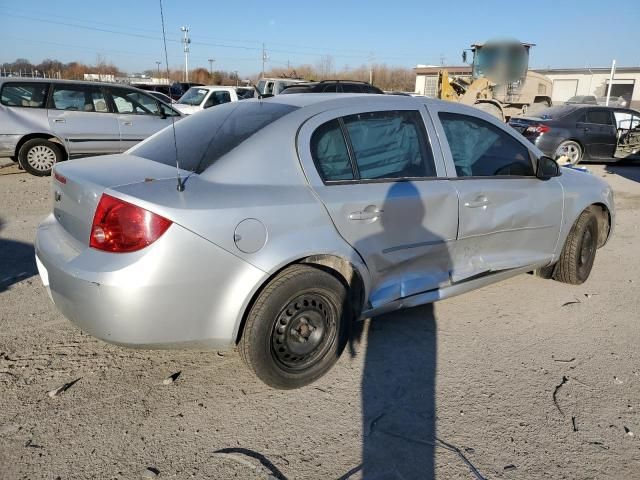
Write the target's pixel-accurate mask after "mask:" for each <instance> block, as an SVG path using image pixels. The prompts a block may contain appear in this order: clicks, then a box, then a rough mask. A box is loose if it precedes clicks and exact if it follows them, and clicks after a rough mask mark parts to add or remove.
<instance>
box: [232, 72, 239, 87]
mask: <svg viewBox="0 0 640 480" xmlns="http://www.w3.org/2000/svg"><path fill="white" fill-rule="evenodd" d="M233 73H235V74H236V87H237V86H238V81H239V78H238V70H235V71H234V72H233Z"/></svg>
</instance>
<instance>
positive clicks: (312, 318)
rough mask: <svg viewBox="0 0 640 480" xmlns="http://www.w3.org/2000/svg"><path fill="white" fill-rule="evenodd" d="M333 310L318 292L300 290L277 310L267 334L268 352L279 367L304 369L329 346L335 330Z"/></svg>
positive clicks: (329, 303) (325, 351)
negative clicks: (302, 291) (299, 292)
mask: <svg viewBox="0 0 640 480" xmlns="http://www.w3.org/2000/svg"><path fill="white" fill-rule="evenodd" d="M337 318H338V315H337V309H336V307H335V305H334V304H333V302H331V301H329V300H328V298H327V297H325V296H324V295H322V294H320V293H316V292H314V293H310V292H309V293H303V294H300V295H298V296H296V297H295V298H294V299H293V300H291V301H290V302H289V303H288V304H287V305H286V306H285V307H284V308H283V309H282V310H281V311H280V313H279V315H278V317H277V319H276V322H275V324H274V326H273V331H272V334H271V354H272V357H273V359H274V360H275V361H276V362H277V363H278V364H279V365H280V366H281V367H283V368H285V369H286V370H290V371H299V370H304V369H306V368H308V367H310V366H312V365H313V364H314V363H316V361H317V360H318V359H320V358H322V357H323V356H324V355H325V354H326V353H327V351H328V350H329V349H330V348H331V345H332V344H333V342H334V340H335V333H336V329H337Z"/></svg>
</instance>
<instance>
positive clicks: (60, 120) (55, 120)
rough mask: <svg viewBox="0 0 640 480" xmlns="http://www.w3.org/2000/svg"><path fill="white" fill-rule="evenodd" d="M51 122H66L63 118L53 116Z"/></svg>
mask: <svg viewBox="0 0 640 480" xmlns="http://www.w3.org/2000/svg"><path fill="white" fill-rule="evenodd" d="M53 123H67V121H66V120H65V119H64V118H54V119H53Z"/></svg>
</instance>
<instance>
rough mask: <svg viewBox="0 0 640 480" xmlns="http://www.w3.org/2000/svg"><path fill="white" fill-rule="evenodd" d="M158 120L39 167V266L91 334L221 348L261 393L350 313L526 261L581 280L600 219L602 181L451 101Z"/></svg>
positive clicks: (606, 232) (476, 283) (304, 98)
mask: <svg viewBox="0 0 640 480" xmlns="http://www.w3.org/2000/svg"><path fill="white" fill-rule="evenodd" d="M174 128H175V130H174V129H173V128H172V127H168V128H166V129H164V130H162V131H161V132H159V133H157V134H156V135H154V136H153V137H151V138H149V139H147V140H145V141H144V142H142V143H140V144H139V145H137V146H136V147H134V148H132V149H131V150H129V151H127V152H125V153H124V154H120V155H112V156H107V157H100V158H96V159H94V160H92V161H91V162H80V161H78V162H77V161H70V162H64V163H63V164H58V165H56V167H55V169H54V176H53V179H52V190H53V191H52V193H53V195H52V197H53V198H54V202H53V212H52V213H51V215H50V216H49V217H48V218H46V219H45V220H44V221H43V222H42V224H41V225H40V226H39V228H38V232H37V238H36V259H37V264H38V268H39V271H40V276H41V278H42V281H43V283H44V285H45V286H46V287H47V289H48V291H49V293H50V296H51V298H52V300H53V302H54V303H55V305H56V306H57V307H58V308H59V309H60V311H61V312H62V313H63V314H64V315H65V316H67V317H68V318H69V319H70V320H71V321H73V322H74V323H75V324H76V325H78V326H79V327H80V328H82V329H83V330H85V331H86V332H88V333H90V334H92V335H94V336H96V337H99V338H101V339H104V340H106V341H108V342H113V343H117V344H121V345H126V346H132V347H143V348H169V347H171V348H175V347H177V348H183V347H194V348H202V347H208V348H216V349H220V348H224V347H230V348H232V347H234V346H237V348H238V349H239V351H240V353H241V355H242V357H243V358H244V360H245V362H246V364H247V365H248V367H249V368H250V369H251V370H252V371H253V372H254V373H255V374H256V375H257V376H258V377H259V378H260V379H261V380H263V381H264V382H265V383H267V384H268V385H271V386H273V387H276V388H296V387H299V386H302V385H305V384H308V383H310V382H312V381H314V380H315V379H317V378H318V377H320V376H321V375H323V374H324V373H325V372H327V371H328V370H329V369H330V368H331V366H332V365H333V364H334V363H335V361H336V360H337V358H338V356H339V355H340V353H341V351H342V350H343V348H344V346H345V343H346V341H347V337H348V332H349V324H350V322H353V321H357V320H359V319H362V318H367V317H372V316H375V315H378V314H381V313H384V312H389V311H391V310H396V309H400V308H405V307H412V306H416V305H421V304H424V303H429V302H434V301H436V300H439V299H442V298H447V297H450V296H453V295H457V294H460V293H464V292H467V291H469V290H472V289H476V288H479V287H482V286H484V285H487V284H490V283H493V282H497V281H500V280H504V279H506V278H508V277H511V276H514V275H517V274H520V273H525V272H530V271H536V272H537V273H538V274H539V275H540V276H543V277H545V278H553V279H555V280H558V281H561V282H566V283H571V284H579V283H582V282H584V281H585V280H587V277H588V276H589V273H590V271H591V268H592V266H593V263H594V258H595V254H596V249H597V248H598V247H601V246H602V245H604V244H605V242H606V241H607V239H608V238H609V237H610V236H611V232H612V226H613V224H614V205H613V198H612V192H611V189H610V188H609V186H608V185H607V184H606V183H604V182H603V181H602V180H600V179H598V178H596V177H593V176H591V175H589V174H588V173H584V172H580V171H575V170H571V169H568V168H560V167H558V165H557V164H556V163H555V162H554V161H553V160H551V159H549V158H547V157H544V156H543V155H542V153H541V152H540V151H539V150H537V149H536V147H535V146H533V145H532V144H530V143H529V142H528V141H527V140H526V139H525V138H524V137H522V136H520V135H519V134H518V133H517V132H515V131H513V130H512V129H510V128H509V127H508V126H506V125H503V124H502V123H500V122H498V121H497V120H496V119H494V118H493V117H491V116H489V115H487V114H485V113H483V112H481V111H479V110H476V109H474V108H470V107H465V106H461V105H458V104H455V103H448V102H440V101H436V100H430V99H426V98H413V97H401V96H382V95H345V94H342V95H332V94H315V95H311V94H307V95H304V94H302V95H295V94H294V95H281V96H278V97H274V98H270V99H267V100H259V99H253V100H247V101H244V102H238V103H230V104H227V105H221V106H219V107H217V108H214V109H210V110H207V111H204V112H202V113H199V114H197V115H194V116H192V117H190V118H187V119H186V120H183V121H181V122H179V123H176V124H175V127H174ZM505 301H508V300H507V299H505Z"/></svg>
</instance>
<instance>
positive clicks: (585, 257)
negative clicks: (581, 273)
mask: <svg viewBox="0 0 640 480" xmlns="http://www.w3.org/2000/svg"><path fill="white" fill-rule="evenodd" d="M593 250H594V242H593V235H592V234H591V230H589V229H587V230H585V232H584V235H582V241H581V242H580V255H579V257H578V261H579V262H580V268H583V267H584V266H585V265H587V264H588V263H589V262H590V261H591V257H592V255H593Z"/></svg>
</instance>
